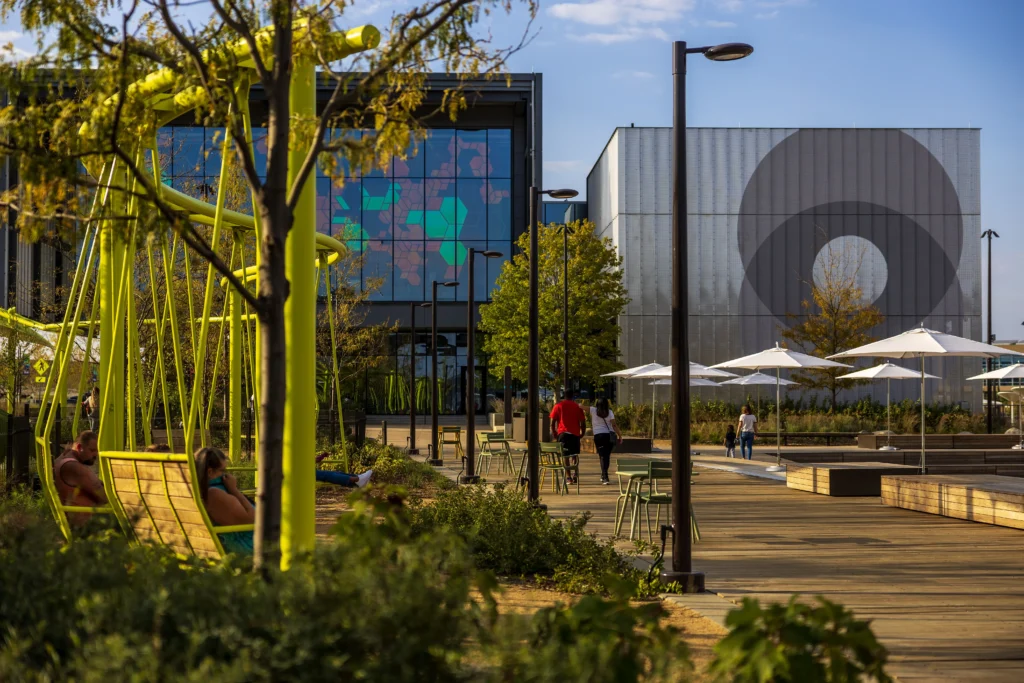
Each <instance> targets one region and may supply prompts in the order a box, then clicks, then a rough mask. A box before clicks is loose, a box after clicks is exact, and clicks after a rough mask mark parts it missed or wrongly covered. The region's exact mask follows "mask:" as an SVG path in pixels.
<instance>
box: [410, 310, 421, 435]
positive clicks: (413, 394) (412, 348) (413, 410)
mask: <svg viewBox="0 0 1024 683" xmlns="http://www.w3.org/2000/svg"><path fill="white" fill-rule="evenodd" d="M409 361H410V362H409V455H418V454H419V451H418V450H417V449H416V304H414V303H410V304H409Z"/></svg>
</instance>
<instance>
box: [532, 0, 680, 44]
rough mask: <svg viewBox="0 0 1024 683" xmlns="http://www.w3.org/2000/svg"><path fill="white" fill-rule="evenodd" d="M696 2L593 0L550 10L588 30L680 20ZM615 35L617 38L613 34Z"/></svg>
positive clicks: (562, 3) (559, 5)
mask: <svg viewBox="0 0 1024 683" xmlns="http://www.w3.org/2000/svg"><path fill="white" fill-rule="evenodd" d="M695 4H696V0H589V1H587V2H560V3H558V4H556V5H552V6H551V9H550V10H548V11H549V12H551V14H552V15H553V16H555V17H558V18H559V19H566V20H569V21H576V22H579V23H581V24H587V25H588V26H614V25H617V24H627V25H634V26H635V25H638V24H656V23H662V22H666V21H673V20H676V19H679V18H680V17H681V16H682V15H683V14H684V13H685V12H689V11H690V10H692V9H693V7H694V5H695ZM611 35H614V34H611Z"/></svg>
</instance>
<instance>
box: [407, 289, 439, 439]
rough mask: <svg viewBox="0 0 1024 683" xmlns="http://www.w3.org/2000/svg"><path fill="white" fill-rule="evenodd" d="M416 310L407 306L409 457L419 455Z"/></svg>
mask: <svg viewBox="0 0 1024 683" xmlns="http://www.w3.org/2000/svg"><path fill="white" fill-rule="evenodd" d="M431 305H433V304H431ZM416 308H417V306H416V304H414V303H410V304H409V361H410V362H409V455H418V454H419V451H418V450H417V449H416Z"/></svg>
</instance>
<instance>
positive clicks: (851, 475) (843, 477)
mask: <svg viewBox="0 0 1024 683" xmlns="http://www.w3.org/2000/svg"><path fill="white" fill-rule="evenodd" d="M915 469H917V468H915V467H913V466H912V465H894V464H891V463H885V462H847V463H808V464H803V465H797V464H792V463H791V464H789V465H787V466H786V486H787V487H789V488H791V489H797V490H799V491H810V492H811V493H821V494H823V495H826V496H877V495H879V494H880V493H881V490H882V476H883V475H886V474H911V473H912V472H913V471H914V470H915Z"/></svg>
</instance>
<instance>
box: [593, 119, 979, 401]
mask: <svg viewBox="0 0 1024 683" xmlns="http://www.w3.org/2000/svg"><path fill="white" fill-rule="evenodd" d="M671 134H672V131H671V129H670V128H619V129H616V131H615V132H614V133H613V134H612V136H611V139H610V140H609V142H608V144H607V146H606V147H605V149H604V151H603V152H602V154H601V156H600V158H599V159H598V161H597V163H596V164H595V165H594V168H593V169H592V170H591V172H590V175H589V176H588V179H587V198H588V211H589V217H590V219H591V220H592V221H594V223H595V224H596V229H597V231H598V233H599V234H600V235H602V236H607V237H610V238H611V239H612V241H613V242H614V244H615V245H616V247H617V248H618V250H619V253H620V255H621V256H622V258H623V261H624V263H623V268H624V271H625V279H626V286H627V289H628V290H629V294H630V297H631V298H632V302H631V303H630V305H629V307H628V308H627V310H626V313H625V315H623V316H622V319H621V320H620V324H621V326H622V337H621V340H620V344H621V349H622V357H621V360H622V362H623V363H625V364H626V365H627V366H633V365H641V364H644V363H650V362H660V363H664V364H667V363H668V362H669V345H670V328H669V323H670V315H671V289H670V288H671V261H670V258H671V247H672V238H671ZM687 155H688V158H687V160H686V161H687V175H688V179H689V188H688V189H689V193H688V198H687V202H688V204H687V206H688V211H689V217H688V225H689V243H688V250H689V251H688V257H689V314H690V323H689V330H690V340H689V342H690V354H691V358H692V359H693V360H695V361H699V362H701V363H705V364H713V363H718V362H721V361H725V360H728V359H731V358H736V357H739V356H743V355H746V354H750V353H754V352H757V351H760V350H763V349H765V348H768V347H770V346H773V345H774V344H775V342H776V341H780V340H781V338H780V335H779V330H780V328H783V327H787V326H789V325H791V324H792V322H793V321H792V318H790V317H789V316H790V314H796V315H799V314H800V313H801V311H802V309H801V302H802V301H803V300H805V299H809V298H810V294H811V284H810V283H812V282H814V281H815V280H818V281H819V282H820V281H821V279H822V278H823V277H824V274H825V273H826V272H829V265H828V264H829V263H832V262H834V261H835V259H836V258H837V255H838V257H841V259H842V260H843V261H844V262H845V263H847V264H848V265H844V266H843V267H844V268H855V269H856V270H855V271H852V272H855V273H856V281H857V284H858V285H859V286H860V288H861V290H862V291H863V293H864V296H865V298H866V299H867V300H870V301H871V302H873V303H874V305H875V306H877V307H878V308H879V309H880V310H881V312H882V313H883V314H884V315H885V318H886V320H885V322H884V323H883V324H882V325H881V326H880V329H878V330H876V331H875V334H876V335H877V336H879V337H884V336H889V335H892V334H897V333H899V332H902V331H905V330H907V329H909V328H911V327H914V326H917V325H919V324H920V323H922V322H923V323H924V324H925V325H927V326H929V327H931V328H933V329H937V330H941V331H943V332H949V333H952V334H957V335H961V336H965V337H969V338H971V339H977V340H980V339H981V335H982V329H981V281H980V271H981V251H980V241H979V235H980V229H981V216H980V212H981V207H980V187H979V186H980V179H979V156H980V131H979V130H977V129H781V128H728V129H727V128H692V129H689V130H688V131H687ZM977 368H978V363H977V361H973V360H970V359H966V360H935V361H931V360H930V361H929V362H928V371H929V372H931V373H933V374H937V375H939V376H941V377H942V380H941V381H931V382H929V383H928V392H929V394H930V395H929V399H928V400H930V401H939V402H961V401H967V402H969V403H970V404H971V406H973V407H975V408H980V405H981V388H980V387H979V386H977V383H971V382H964V381H963V380H964V378H965V377H968V376H970V375H972V374H976V373H977V371H978V370H977ZM901 384H905V383H898V382H897V383H894V384H893V396H894V398H896V399H899V398H903V397H908V398H914V397H915V396H916V395H917V391H918V389H917V387H916V385H914V386H911V385H913V384H914V383H912V382H911V383H909V384H906V386H898V385H901ZM641 392H642V393H641ZM703 394H704V395H705V397H706V398H711V397H721V398H727V399H731V400H741V398H742V396H743V391H742V390H739V389H725V388H723V389H708V390H704V391H703ZM862 395H873V396H874V397H875V398H876V399H881V400H884V398H885V386H884V385H878V386H875V387H863V388H857V389H855V390H851V391H849V392H845V393H844V394H843V399H844V400H849V399H851V398H855V397H857V396H862ZM642 396H643V397H645V398H646V400H649V399H650V388H649V387H647V386H646V385H644V384H643V383H641V382H630V381H621V382H620V383H619V400H620V401H621V400H624V399H625V400H630V399H632V400H641V398H642ZM665 396H667V392H666V394H665Z"/></svg>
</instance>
